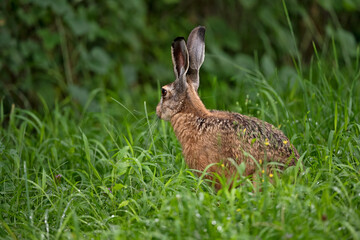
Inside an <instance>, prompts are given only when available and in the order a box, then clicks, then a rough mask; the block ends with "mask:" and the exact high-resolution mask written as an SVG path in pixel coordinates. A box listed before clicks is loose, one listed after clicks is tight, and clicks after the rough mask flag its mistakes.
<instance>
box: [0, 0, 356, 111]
mask: <svg viewBox="0 0 360 240" xmlns="http://www.w3.org/2000/svg"><path fill="white" fill-rule="evenodd" d="M284 3H285V4H286V7H285V4H284ZM359 9H360V0H314V1H309V0H286V1H284V2H282V1H279V0H278V1H273V0H262V1H260V0H237V1H236V0H224V1H220V0H206V1H205V0H199V1H190V0H183V1H179V0H159V1H150V0H131V1H115V0H104V1H95V0H86V1H82V0H72V1H67V0H3V1H1V2H0V49H1V50H0V98H1V99H2V100H3V104H4V109H5V112H9V111H10V108H11V105H12V104H15V105H16V106H19V107H22V108H28V109H36V110H39V111H41V108H42V106H43V105H42V104H41V101H45V102H46V103H47V105H48V106H50V107H51V106H53V105H54V103H55V102H56V101H62V100H64V99H67V100H68V101H69V102H72V103H74V104H76V105H77V106H79V107H80V108H81V107H82V106H84V105H85V104H86V102H87V99H88V98H89V94H90V93H91V91H93V90H94V89H102V90H104V91H103V92H105V94H104V96H106V97H105V99H108V100H109V97H113V98H115V99H119V101H120V102H122V103H123V104H124V105H126V106H132V107H134V108H136V107H137V106H141V105H142V104H143V101H148V102H149V103H150V104H151V105H155V104H156V103H157V101H158V99H159V97H158V96H159V95H158V93H157V92H156V91H154V90H156V89H157V88H159V86H160V85H162V84H165V83H168V82H170V81H172V80H173V72H172V66H171V56H170V44H171V42H172V40H173V39H174V38H175V37H177V36H185V37H187V35H188V33H189V32H190V31H191V29H192V28H193V27H195V26H197V25H204V26H206V28H207V33H206V60H205V63H204V66H203V68H202V72H201V79H202V88H203V89H206V88H214V87H216V86H214V84H213V81H212V80H213V79H214V78H216V79H218V80H221V81H224V82H226V84H224V85H223V86H224V87H225V88H226V87H227V86H231V84H232V79H233V78H234V76H240V77H241V74H242V73H243V71H241V70H239V67H240V68H242V69H251V70H255V71H256V70H259V71H260V72H262V73H263V74H264V75H265V77H266V79H269V80H271V79H272V77H273V76H275V75H276V79H279V80H280V82H279V84H278V88H277V89H276V90H277V91H286V89H288V87H287V86H289V85H291V84H294V81H295V80H294V79H295V78H296V77H297V76H298V74H299V73H301V72H302V71H308V69H309V68H308V66H309V65H310V63H311V61H312V59H313V56H314V55H313V53H314V48H316V49H317V50H320V49H321V51H319V52H321V56H318V57H323V56H325V57H326V55H334V54H335V55H336V58H332V59H339V61H338V62H336V63H334V62H332V61H329V69H331V66H332V64H338V65H340V66H342V67H343V68H345V69H346V67H347V66H350V65H353V64H356V62H357V61H358V59H356V52H357V51H359V42H360V27H359V23H360V10H359ZM287 12H288V16H289V19H288V18H287V14H286V13H287ZM292 31H293V32H292ZM334 49H337V51H333V50H334ZM357 66H358V65H357ZM349 69H350V70H349V71H351V69H353V68H350V67H349ZM353 74H354V73H353ZM335 84H336V81H335ZM232 91H235V93H234V94H239V93H236V89H235V90H232ZM245 92H246V91H245ZM134 96H136V98H139V99H134ZM218 100H219V101H221V99H218ZM109 101H111V100H109ZM205 101H206V98H205ZM209 105H210V107H215V106H214V104H211V101H210V103H209ZM220 105H221V104H220ZM98 108H99V104H97V102H96V100H94V101H93V103H92V104H91V106H89V108H88V110H90V111H97V109H98Z"/></svg>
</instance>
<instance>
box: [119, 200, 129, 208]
mask: <svg viewBox="0 0 360 240" xmlns="http://www.w3.org/2000/svg"><path fill="white" fill-rule="evenodd" d="M128 204H129V200H125V201H122V202H121V203H120V204H119V208H122V207H125V206H127V205H128Z"/></svg>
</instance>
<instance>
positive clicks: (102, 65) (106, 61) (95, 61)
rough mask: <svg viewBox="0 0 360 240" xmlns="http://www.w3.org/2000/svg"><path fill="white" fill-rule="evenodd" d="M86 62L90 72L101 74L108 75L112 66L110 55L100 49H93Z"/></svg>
mask: <svg viewBox="0 0 360 240" xmlns="http://www.w3.org/2000/svg"><path fill="white" fill-rule="evenodd" d="M85 60H86V65H87V66H88V68H89V69H90V70H92V71H94V72H96V73H100V74H105V73H107V71H108V70H109V68H110V65H111V59H110V57H109V55H108V54H107V53H106V52H105V51H104V50H103V49H102V48H99V47H95V48H93V49H92V50H91V52H90V54H89V55H87V59H85Z"/></svg>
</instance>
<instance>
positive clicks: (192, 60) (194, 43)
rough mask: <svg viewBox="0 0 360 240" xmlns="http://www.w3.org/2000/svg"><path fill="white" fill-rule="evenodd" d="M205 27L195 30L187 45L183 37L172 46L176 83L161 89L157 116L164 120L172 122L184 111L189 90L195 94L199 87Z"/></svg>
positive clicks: (203, 54)
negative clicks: (174, 117)
mask: <svg viewBox="0 0 360 240" xmlns="http://www.w3.org/2000/svg"><path fill="white" fill-rule="evenodd" d="M204 38H205V27H202V26H199V27H196V28H195V29H193V30H192V31H191V33H190V35H189V38H188V42H187V44H186V43H185V39H184V38H183V37H178V38H176V39H175V40H174V41H173V43H172V45H171V55H172V62H173V65H174V73H175V77H176V79H175V81H174V82H172V83H170V84H167V85H165V86H163V87H162V88H161V95H162V96H161V100H160V103H159V104H158V106H157V107H156V114H157V115H158V117H159V118H161V119H163V120H170V119H171V118H172V117H173V116H174V115H175V114H177V113H179V112H181V111H182V110H183V109H184V105H185V104H186V100H187V99H188V97H189V96H188V90H189V88H192V89H193V90H194V91H195V92H196V91H197V89H198V87H199V83H200V80H199V69H200V67H201V65H202V63H203V62H204V57H205V43H204Z"/></svg>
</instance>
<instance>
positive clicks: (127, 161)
mask: <svg viewBox="0 0 360 240" xmlns="http://www.w3.org/2000/svg"><path fill="white" fill-rule="evenodd" d="M358 53H359V51H358ZM358 58H359V54H358V56H357V61H354V63H353V65H345V66H344V64H341V63H340V64H339V63H338V60H336V61H334V62H333V61H323V60H321V57H319V56H317V55H315V58H314V59H313V61H312V63H311V65H310V67H309V69H308V71H306V72H301V73H300V72H298V73H295V74H293V75H291V76H290V77H284V76H281V75H280V74H276V73H275V74H274V75H273V76H271V77H267V78H265V77H263V76H262V74H261V73H259V72H258V71H244V70H243V69H239V76H235V77H234V78H232V79H222V80H221V81H220V80H218V79H217V78H216V77H206V78H203V79H202V86H201V87H200V95H201V97H202V99H203V100H204V102H205V105H206V106H208V107H209V108H220V109H222V110H232V111H238V112H241V113H243V114H248V115H253V116H256V117H259V118H261V119H264V120H266V121H269V122H270V123H272V124H274V125H276V126H279V127H280V128H281V129H282V130H283V131H284V132H285V133H286V134H287V135H288V136H289V138H290V139H291V141H292V143H293V144H294V145H295V146H296V147H297V149H298V150H299V152H300V154H301V158H300V160H299V162H298V165H297V166H296V167H293V168H290V169H288V170H286V171H285V172H284V173H283V175H281V176H275V177H274V178H275V181H274V183H273V184H270V183H269V182H268V181H267V179H266V178H265V179H264V180H265V181H264V182H263V185H262V186H260V187H261V188H262V191H261V192H259V191H256V190H254V188H253V186H252V185H251V183H250V181H249V179H248V178H245V177H243V178H241V179H240V180H239V182H238V183H237V185H238V187H236V188H232V189H230V190H227V189H223V190H221V191H219V192H216V191H214V189H213V188H212V187H211V184H208V183H206V182H205V181H204V179H203V178H201V177H200V178H199V177H197V176H196V175H195V174H194V173H193V172H192V171H191V170H190V169H188V168H187V166H186V165H185V163H184V159H183V157H182V155H181V147H180V145H179V143H178V141H177V140H176V137H175V136H174V133H173V131H172V129H171V126H170V124H169V123H165V122H163V121H159V120H157V118H156V116H155V113H154V110H155V106H156V103H157V100H158V96H159V93H158V92H157V91H158V90H155V89H149V88H145V90H144V91H145V93H146V94H143V93H141V92H139V91H134V92H133V95H131V94H129V93H128V92H126V91H124V92H123V94H124V95H121V94H120V95H118V94H116V93H114V92H111V91H110V90H104V89H96V90H94V91H93V92H92V94H91V97H90V98H89V101H88V102H87V103H86V104H85V105H83V107H81V105H79V104H77V103H74V102H73V99H71V98H70V97H69V98H67V99H65V100H62V101H58V102H57V104H56V105H55V106H53V107H49V106H47V104H46V103H45V102H44V101H43V106H42V108H43V111H42V112H34V111H29V110H24V109H20V108H17V107H16V106H14V107H13V108H12V111H11V112H10V113H4V110H3V107H2V104H1V109H0V120H1V126H2V128H1V130H0V236H1V238H3V239H68V238H70V239H91V238H92V239H124V238H129V239H152V238H153V239H359V238H360V210H359V209H360V181H359V178H360V173H359V171H360V147H359V146H360V137H359V136H360V124H359V122H360V121H359V120H360V107H359V103H360V83H359V82H360V81H359V76H360V72H359V61H358ZM339 65H340V66H341V65H342V67H339ZM303 68H304V67H303ZM169 71H170V69H169ZM154 86H156V83H154ZM123 96H126V97H127V98H128V99H129V98H130V100H131V101H132V102H133V103H132V104H125V102H124V97H123ZM144 99H147V102H143V100H144ZM1 103H2V102H1ZM94 103H96V104H95V105H96V106H99V108H96V109H98V110H97V111H92V110H93V109H92V107H91V106H93V105H94ZM241 170H242V166H239V171H241Z"/></svg>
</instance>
